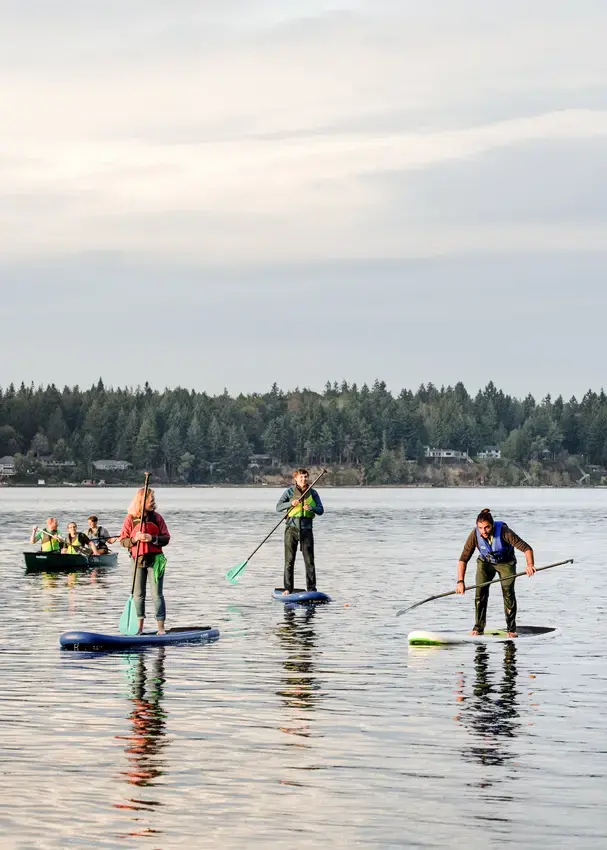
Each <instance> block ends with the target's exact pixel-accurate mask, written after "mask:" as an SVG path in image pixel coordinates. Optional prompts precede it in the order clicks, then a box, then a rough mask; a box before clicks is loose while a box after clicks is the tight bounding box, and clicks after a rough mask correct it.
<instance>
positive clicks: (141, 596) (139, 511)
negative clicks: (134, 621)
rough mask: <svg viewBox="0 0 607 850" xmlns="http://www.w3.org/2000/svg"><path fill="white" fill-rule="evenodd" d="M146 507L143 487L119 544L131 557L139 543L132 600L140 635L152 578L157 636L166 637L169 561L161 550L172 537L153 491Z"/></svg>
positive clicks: (129, 513)
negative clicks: (166, 572)
mask: <svg viewBox="0 0 607 850" xmlns="http://www.w3.org/2000/svg"><path fill="white" fill-rule="evenodd" d="M147 492H148V495H147V498H146V504H145V508H144V506H143V504H142V502H143V493H144V488H142V489H140V490H138V491H137V494H136V495H135V498H134V499H133V501H132V502H131V504H130V506H129V512H128V514H127V515H126V517H125V520H124V522H123V524H122V531H121V532H120V543H121V544H122V545H123V546H124V547H125V548H126V549H128V550H129V553H130V555H131V558H134V557H135V556H134V552H137V543H138V542H139V556H138V558H137V564H136V569H137V572H136V574H135V585H134V591H133V601H134V603H135V611H136V614H137V617H138V618H139V631H138V634H141V633H142V632H143V621H144V618H145V591H146V585H147V580H148V574H149V576H150V584H151V586H152V595H153V597H154V608H155V616H156V621H157V623H158V634H159V635H164V634H166V632H165V628H164V620H165V617H166V605H165V602H164V594H163V584H164V567H165V564H166V559H165V558H164V556H163V554H162V547H163V546H167V545H168V543H169V540H170V539H171V535H170V534H169V530H168V528H167V525H166V522H165V521H164V519H163V518H162V517H161V516H160V514H159V513H158V511H157V510H156V498H155V496H154V491H153V490H152V488H151V487H150V488H149V489H148V491H147Z"/></svg>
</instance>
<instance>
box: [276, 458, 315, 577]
mask: <svg viewBox="0 0 607 850" xmlns="http://www.w3.org/2000/svg"><path fill="white" fill-rule="evenodd" d="M293 480H294V484H293V486H292V487H288V488H287V489H286V490H285V491H284V493H283V494H282V496H281V497H280V499H279V500H278V504H277V505H276V510H277V511H278V513H281V512H282V511H288V515H287V520H286V528H285V575H284V593H285V594H287V593H293V589H294V572H295V556H296V555H297V547H298V546H299V547H300V548H301V552H302V555H303V559H304V564H305V565H306V589H307V590H316V567H315V564H314V532H313V531H312V522H313V520H314V517H316V516H322V514H324V512H325V509H324V508H323V506H322V502H321V500H320V496H319V495H318V493H317V492H316V490H314V489H311V490H310V491H309V492H308V493H307V494H306V496H305V498H303V499H302V497H303V495H304V493H305V492H306V490H307V489H308V487H309V486H310V483H309V479H308V470H307V469H301V468H300V469H296V470H295V472H294V473H293Z"/></svg>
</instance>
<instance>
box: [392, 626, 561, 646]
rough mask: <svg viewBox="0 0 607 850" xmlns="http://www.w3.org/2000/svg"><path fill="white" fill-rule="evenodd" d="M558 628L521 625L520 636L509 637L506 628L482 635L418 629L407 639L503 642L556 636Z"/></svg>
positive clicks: (440, 643) (449, 642)
mask: <svg viewBox="0 0 607 850" xmlns="http://www.w3.org/2000/svg"><path fill="white" fill-rule="evenodd" d="M558 631H559V630H558V629H557V628H555V627H553V626H519V627H518V628H517V633H518V637H517V638H511V637H508V632H507V631H506V630H505V629H493V628H490V629H485V633H484V634H482V635H471V634H470V633H469V632H453V631H447V630H444V631H443V630H439V631H434V632H429V631H424V630H422V629H418V630H416V631H414V632H409V634H408V636H407V639H408V641H409V643H410V645H411V646H452V645H454V644H459V643H503V642H504V641H508V640H521V639H525V640H528V639H529V638H534V639H536V640H538V639H541V638H546V637H554V635H556V634H558Z"/></svg>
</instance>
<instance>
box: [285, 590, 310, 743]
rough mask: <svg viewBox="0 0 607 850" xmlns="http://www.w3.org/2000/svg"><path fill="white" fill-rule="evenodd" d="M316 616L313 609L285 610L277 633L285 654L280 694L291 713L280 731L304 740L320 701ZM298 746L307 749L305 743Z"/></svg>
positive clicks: (308, 732) (307, 735) (308, 733)
mask: <svg viewBox="0 0 607 850" xmlns="http://www.w3.org/2000/svg"><path fill="white" fill-rule="evenodd" d="M315 615H316V608H315V607H314V606H310V607H309V608H306V609H305V610H304V611H302V610H301V609H299V610H297V609H295V610H289V609H285V612H284V620H283V622H282V623H281V624H280V625H279V626H278V628H277V630H276V631H277V635H278V637H279V639H280V643H281V644H282V646H283V648H284V650H285V656H284V659H283V662H282V666H283V669H284V675H283V681H282V687H281V689H280V690H279V691H278V692H277V693H278V696H279V697H281V699H282V701H283V704H284V705H285V706H286V707H287V708H288V709H289V712H288V717H289V719H288V725H284V726H281V727H280V730H281V732H285V733H286V734H287V735H296V736H299V737H302V738H307V737H309V735H310V720H311V714H312V712H313V711H314V708H315V705H316V703H317V702H318V700H319V698H320V684H319V682H318V681H317V679H316V676H315V657H316V653H317V647H316V632H315V631H314V617H315ZM293 743H295V744H296V742H293ZM296 745H297V746H305V744H304V743H303V742H301V743H300V744H296Z"/></svg>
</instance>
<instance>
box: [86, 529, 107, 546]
mask: <svg viewBox="0 0 607 850" xmlns="http://www.w3.org/2000/svg"><path fill="white" fill-rule="evenodd" d="M95 531H96V532H97V533H96V534H93V529H92V528H89V535H88V537H89V540H90V541H91V543H92V544H93V546H95V548H96V549H97V551H98V552H109V549H108V546H107V537H100V533H101V531H102V526H100V525H98V526H97V528H96V529H95Z"/></svg>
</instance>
